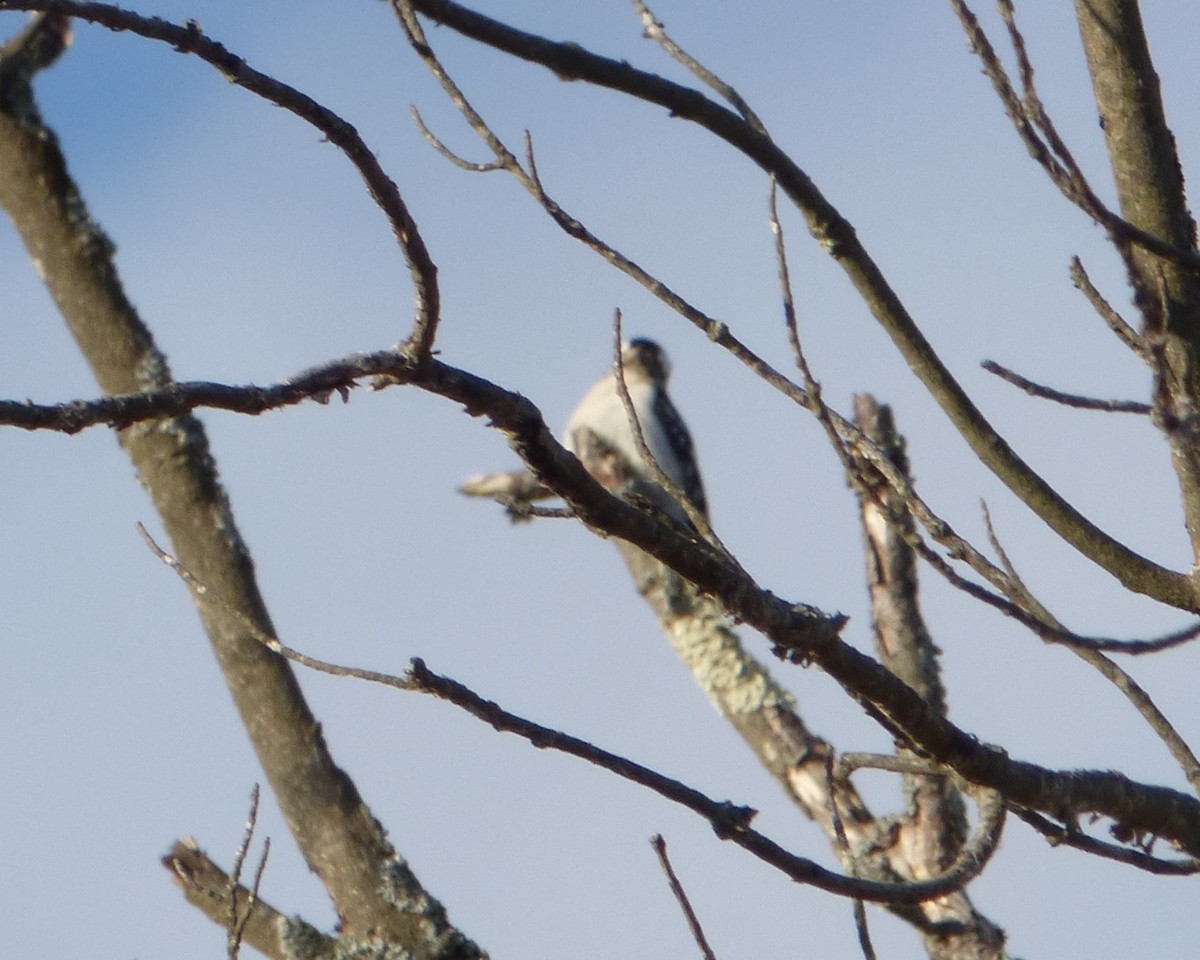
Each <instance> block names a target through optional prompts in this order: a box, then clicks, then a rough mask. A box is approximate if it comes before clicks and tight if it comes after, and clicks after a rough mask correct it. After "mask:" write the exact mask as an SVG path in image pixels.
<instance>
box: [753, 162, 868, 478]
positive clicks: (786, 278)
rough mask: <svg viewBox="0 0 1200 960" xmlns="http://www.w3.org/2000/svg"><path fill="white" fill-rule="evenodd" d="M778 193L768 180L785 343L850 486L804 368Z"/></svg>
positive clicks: (849, 463)
mask: <svg viewBox="0 0 1200 960" xmlns="http://www.w3.org/2000/svg"><path fill="white" fill-rule="evenodd" d="M778 192H779V191H778V187H777V184H776V182H775V178H774V177H772V178H771V191H770V194H769V200H768V210H769V212H770V224H771V233H772V234H773V235H774V237H775V267H776V270H777V272H778V275H779V288H780V298H781V300H782V302H783V319H784V323H785V324H786V326H787V332H788V340H789V341H790V343H791V346H792V354H793V356H795V358H796V368H797V369H798V370H799V371H800V376H801V378H802V380H803V383H804V392H805V394H806V395H807V397H808V401H809V402H808V409H809V410H810V411H811V412H812V414H813V416H815V417H816V418H817V422H818V423H819V424H821V428H822V429H823V430H824V431H825V436H826V437H828V438H829V443H830V446H832V447H833V451H834V453H836V454H837V458H838V460H840V461H841V464H842V470H843V471H844V472H845V475H846V478H847V480H848V481H849V482H850V483H853V482H854V477H855V470H854V463H853V460H852V459H851V457H850V453H849V451H848V450H847V449H846V444H845V442H844V441H843V439H842V436H841V434H840V433H839V431H838V428H837V426H836V425H835V424H834V421H833V414H832V413H831V411H830V409H829V407H827V406H826V405H825V400H824V398H823V397H822V396H821V384H820V383H819V382H818V381H817V378H816V377H814V376H813V372H812V370H811V369H810V367H809V365H808V358H807V357H806V356H805V354H804V345H803V344H802V343H801V341H800V329H799V323H798V321H797V319H796V300H795V296H794V295H793V292H792V277H791V272H790V271H789V269H788V258H787V244H786V242H785V240H784V236H783V224H782V223H781V222H780V220H779V207H778V204H777V202H776V201H777V196H778Z"/></svg>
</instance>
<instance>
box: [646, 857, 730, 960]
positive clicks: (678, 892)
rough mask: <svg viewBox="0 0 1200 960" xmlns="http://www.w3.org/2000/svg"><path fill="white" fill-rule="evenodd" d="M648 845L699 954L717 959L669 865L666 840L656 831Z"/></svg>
mask: <svg viewBox="0 0 1200 960" xmlns="http://www.w3.org/2000/svg"><path fill="white" fill-rule="evenodd" d="M650 846H652V847H653V848H654V852H655V853H656V854H657V855H658V862H659V864H660V865H661V866H662V869H663V873H665V874H666V876H667V883H668V884H669V885H670V887H671V893H673V894H674V895H675V900H676V902H677V903H678V904H679V909H680V910H681V911H683V918H684V919H685V920H686V921H687V925H688V929H689V930H691V932H692V939H693V940H695V941H696V946H698V947H699V948H700V955H701V956H702V957H704V960H717V955H716V954H715V953H713V952H712V947H710V946H709V945H708V939H707V938H706V937H705V936H704V928H703V927H701V926H700V918H699V917H697V916H696V911H695V910H693V909H692V902H691V901H690V900H689V899H688V895H687V891H686V890H684V889H683V884H682V883H680V882H679V878H678V877H677V876H675V869H674V868H673V867H672V866H671V858H670V857H668V856H667V841H666V840H664V839H663V838H662V834H661V833H656V834H655V835H654V836H652V837H651V838H650Z"/></svg>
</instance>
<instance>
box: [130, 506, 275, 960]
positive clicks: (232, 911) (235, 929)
mask: <svg viewBox="0 0 1200 960" xmlns="http://www.w3.org/2000/svg"><path fill="white" fill-rule="evenodd" d="M139 526H140V525H139ZM151 542H153V541H151ZM176 569H178V567H176ZM258 796H259V787H258V784H257V783H256V784H255V785H254V789H253V790H251V791H250V813H249V815H248V816H247V817H246V829H245V831H244V833H243V834H242V842H241V843H240V844H238V849H237V854H236V855H235V856H234V858H233V869H232V870H231V871H230V872H229V893H228V897H229V919H228V922H227V923H226V927H225V929H226V931H227V938H226V951H225V952H226V956H227V957H228V960H237V957H238V954H239V953H240V952H241V949H242V937H243V936H245V933H246V925H247V924H248V923H249V922H250V917H251V915H252V914H253V913H254V908H255V907H256V906H257V905H258V889H259V886H260V884H261V883H262V878H263V873H264V872H265V871H266V868H267V857H268V856H269V855H270V852H271V838H270V837H268V838H266V840H265V841H264V842H263V853H262V856H261V857H260V858H259V861H258V869H257V870H255V872H254V883H253V885H252V886H251V887H250V892H249V895H248V896H247V898H246V907H245V909H244V910H239V909H238V897H237V895H238V889H239V886H240V883H241V879H242V866H243V865H244V864H245V862H246V855H247V854H248V853H249V852H250V842H251V840H253V839H254V829H255V827H256V826H257V825H258Z"/></svg>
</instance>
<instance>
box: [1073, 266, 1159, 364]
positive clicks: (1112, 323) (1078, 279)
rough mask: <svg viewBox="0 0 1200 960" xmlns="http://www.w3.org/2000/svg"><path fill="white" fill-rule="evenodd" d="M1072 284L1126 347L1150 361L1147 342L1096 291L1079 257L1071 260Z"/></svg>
mask: <svg viewBox="0 0 1200 960" xmlns="http://www.w3.org/2000/svg"><path fill="white" fill-rule="evenodd" d="M1071 282H1072V283H1073V284H1074V285H1075V287H1076V289H1077V290H1079V292H1080V293H1082V294H1083V295H1084V296H1085V297H1086V298H1087V301H1088V303H1090V304H1091V305H1092V309H1093V310H1095V311H1096V313H1097V314H1099V316H1100V319H1101V320H1103V321H1104V322H1105V323H1106V324H1108V327H1109V329H1110V330H1112V332H1113V333H1115V334H1116V335H1117V338H1118V339H1119V340H1120V341H1121V342H1122V343H1123V344H1125V346H1127V347H1128V348H1129V349H1130V350H1132V351H1133V352H1134V353H1136V354H1137V355H1138V356H1139V357H1141V358H1142V359H1143V360H1149V359H1150V354H1149V351H1148V350H1147V348H1146V342H1145V340H1143V339H1142V336H1141V334H1139V333H1138V332H1137V331H1136V330H1134V329H1133V327H1131V326H1130V325H1129V323H1128V321H1127V320H1126V319H1125V318H1124V317H1122V316H1121V315H1120V314H1119V313H1117V311H1116V310H1115V309H1113V306H1112V304H1110V303H1109V302H1108V301H1107V300H1105V299H1104V296H1103V294H1101V293H1100V291H1099V290H1097V289H1096V287H1095V285H1094V284H1093V283H1092V278H1091V277H1089V276H1088V274H1087V271H1086V270H1085V269H1084V268H1083V261H1082V260H1080V259H1079V258H1078V257H1072V258H1071Z"/></svg>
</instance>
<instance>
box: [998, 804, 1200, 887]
mask: <svg viewBox="0 0 1200 960" xmlns="http://www.w3.org/2000/svg"><path fill="white" fill-rule="evenodd" d="M1011 809H1012V812H1013V814H1014V815H1015V816H1017V817H1020V818H1021V819H1022V820H1024V821H1025V822H1026V823H1027V824H1029V825H1030V826H1031V827H1033V829H1035V830H1036V831H1038V833H1040V834H1042V835H1043V836H1044V837H1045V838H1046V839H1047V840H1049V841H1050V843H1051V844H1052V845H1053V846H1065V847H1073V848H1074V849H1076V850H1082V851H1084V852H1085V853H1090V854H1093V855H1094V856H1097V857H1103V858H1104V859H1105V860H1115V861H1116V862H1118V863H1124V864H1128V865H1129V866H1131V867H1137V869H1139V870H1145V871H1146V872H1147V873H1153V874H1157V875H1159V876H1192V875H1193V874H1196V873H1200V858H1195V857H1193V858H1189V859H1186V860H1164V859H1162V858H1161V857H1154V856H1151V855H1150V854H1149V853H1148V852H1146V851H1145V850H1133V849H1130V848H1129V847H1128V846H1121V845H1118V844H1112V843H1105V842H1104V841H1103V840H1097V839H1096V838H1095V837H1090V836H1088V835H1087V834H1086V833H1081V832H1080V831H1079V829H1078V828H1077V827H1067V826H1063V825H1062V824H1060V823H1055V822H1054V821H1052V820H1049V819H1048V818H1046V817H1044V816H1043V815H1042V814H1040V813H1037V812H1036V811H1033V810H1027V809H1025V808H1023V807H1016V806H1014V807H1012V808H1011Z"/></svg>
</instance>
